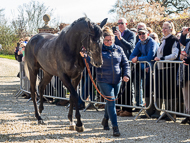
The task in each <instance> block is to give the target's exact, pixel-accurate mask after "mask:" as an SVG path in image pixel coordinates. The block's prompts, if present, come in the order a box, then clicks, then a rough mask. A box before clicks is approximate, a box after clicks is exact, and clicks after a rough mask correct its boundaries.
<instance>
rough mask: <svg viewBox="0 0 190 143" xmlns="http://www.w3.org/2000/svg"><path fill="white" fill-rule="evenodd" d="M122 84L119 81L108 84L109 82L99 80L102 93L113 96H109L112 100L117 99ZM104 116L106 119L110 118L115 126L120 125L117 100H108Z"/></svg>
mask: <svg viewBox="0 0 190 143" xmlns="http://www.w3.org/2000/svg"><path fill="white" fill-rule="evenodd" d="M120 85H121V82H119V83H118V84H108V83H103V82H98V87H99V88H100V91H101V93H102V94H103V95H105V96H111V98H109V99H110V100H113V99H115V97H116V96H117V94H118V93H119V89H120ZM104 118H106V119H109V118H110V120H111V123H112V126H113V127H117V126H118V125H117V115H116V107H115V101H108V100H106V106H105V114H104Z"/></svg>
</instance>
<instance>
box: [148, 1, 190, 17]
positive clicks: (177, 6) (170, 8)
mask: <svg viewBox="0 0 190 143" xmlns="http://www.w3.org/2000/svg"><path fill="white" fill-rule="evenodd" d="M147 2H148V3H150V4H153V3H155V2H158V3H159V4H161V6H163V7H165V8H167V9H166V10H165V11H166V13H167V14H168V15H170V14H172V13H180V12H183V11H184V10H185V9H188V8H190V0H147Z"/></svg>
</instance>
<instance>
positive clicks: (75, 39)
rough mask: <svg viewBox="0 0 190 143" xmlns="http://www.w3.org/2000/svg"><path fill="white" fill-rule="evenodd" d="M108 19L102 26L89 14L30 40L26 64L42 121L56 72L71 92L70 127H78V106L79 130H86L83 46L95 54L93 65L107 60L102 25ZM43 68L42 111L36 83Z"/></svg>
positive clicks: (33, 96) (41, 87)
mask: <svg viewBox="0 0 190 143" xmlns="http://www.w3.org/2000/svg"><path fill="white" fill-rule="evenodd" d="M106 22H107V18H106V19H104V20H103V21H102V22H101V24H100V26H98V25H97V24H95V23H92V22H91V21H90V19H88V18H87V17H83V18H80V19H78V20H76V21H74V22H73V23H72V24H71V25H70V26H68V27H66V28H64V29H63V30H62V32H61V33H60V34H59V35H58V36H55V35H53V34H48V33H41V34H37V35H35V36H33V37H32V38H31V39H30V41H29V42H28V44H27V46H26V50H25V66H26V67H27V68H28V71H29V78H30V90H31V97H32V100H33V103H34V108H35V117H36V118H37V120H38V123H39V124H44V122H43V120H42V118H41V116H40V114H41V113H42V110H43V109H44V107H43V93H44V90H45V87H46V85H47V84H48V83H49V82H50V81H51V78H52V76H53V75H55V76H58V77H59V78H60V79H61V81H62V82H63V84H64V85H65V87H66V88H67V89H68V90H69V92H70V109H69V113H68V118H69V120H70V129H72V128H73V129H74V127H75V123H74V122H73V119H72V114H73V106H75V108H76V114H75V117H76V118H77V123H76V127H75V128H76V131H78V132H82V131H84V127H83V124H82V122H81V119H80V113H79V109H78V106H77V103H78V94H77V92H76V88H77V85H78V84H79V81H80V79H81V76H82V72H83V70H84V67H85V65H84V61H83V59H82V57H81V56H80V51H81V49H82V47H85V49H86V52H87V54H88V56H89V57H90V58H91V64H92V65H94V66H96V67H100V66H101V65H102V64H103V60H102V44H103V36H102V29H101V28H102V27H103V26H104V25H105V24H106ZM39 68H41V69H42V70H43V72H44V76H43V79H42V80H41V82H40V84H39V94H40V105H39V112H38V107H37V103H36V89H35V87H36V78H37V74H38V71H39ZM26 72H27V71H26Z"/></svg>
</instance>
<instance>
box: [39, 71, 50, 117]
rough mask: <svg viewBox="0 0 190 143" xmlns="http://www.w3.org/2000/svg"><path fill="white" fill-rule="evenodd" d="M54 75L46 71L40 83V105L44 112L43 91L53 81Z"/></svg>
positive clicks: (40, 110) (40, 109)
mask: <svg viewBox="0 0 190 143" xmlns="http://www.w3.org/2000/svg"><path fill="white" fill-rule="evenodd" d="M51 78H52V75H50V74H49V73H47V72H45V71H44V74H43V78H42V80H41V82H40V84H39V94H40V105H39V112H40V114H41V113H42V110H44V106H43V93H44V90H45V88H46V85H47V84H48V83H49V82H50V81H51Z"/></svg>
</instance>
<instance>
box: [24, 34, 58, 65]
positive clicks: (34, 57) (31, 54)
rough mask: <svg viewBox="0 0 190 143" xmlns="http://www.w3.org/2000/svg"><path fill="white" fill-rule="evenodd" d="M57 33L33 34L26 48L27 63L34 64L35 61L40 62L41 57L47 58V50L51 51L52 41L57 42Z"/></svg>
mask: <svg viewBox="0 0 190 143" xmlns="http://www.w3.org/2000/svg"><path fill="white" fill-rule="evenodd" d="M56 37H57V35H54V34H50V33H39V34H36V35H35V36H33V37H32V38H31V39H30V41H29V42H28V44H27V46H26V49H25V55H26V57H25V60H26V62H27V63H31V66H33V65H34V64H35V63H39V62H40V60H41V59H46V58H45V57H46V56H47V53H46V52H48V51H49V52H50V50H52V49H51V47H52V46H51V43H55V42H53V41H55V39H56Z"/></svg>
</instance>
